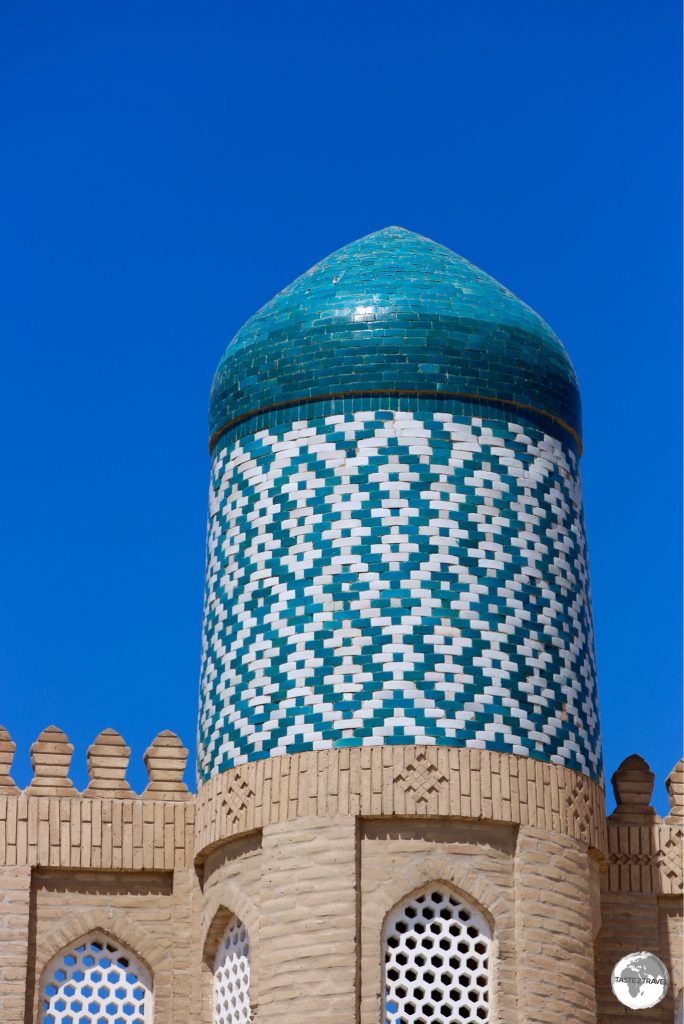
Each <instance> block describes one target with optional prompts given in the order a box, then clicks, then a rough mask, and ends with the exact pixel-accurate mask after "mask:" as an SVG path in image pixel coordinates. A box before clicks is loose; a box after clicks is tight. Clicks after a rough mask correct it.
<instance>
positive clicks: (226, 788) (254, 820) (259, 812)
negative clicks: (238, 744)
mask: <svg viewBox="0 0 684 1024" xmlns="http://www.w3.org/2000/svg"><path fill="white" fill-rule="evenodd" d="M196 808H197V815H196V833H195V856H196V857H199V858H202V857H204V856H205V855H206V854H207V853H208V852H209V851H210V850H211V849H212V847H214V846H216V845H218V844H219V843H221V842H223V841H224V840H225V839H228V838H231V837H233V836H237V835H241V834H242V833H244V832H250V831H252V830H254V829H258V828H262V827H264V826H266V825H268V824H271V823H274V822H282V821H291V820H293V819H295V818H297V817H305V816H311V815H312V816H325V815H338V814H356V815H360V816H363V817H380V816H387V815H396V816H415V815H417V816H421V815H422V816H427V817H442V816H446V817H457V818H473V819H483V820H488V821H500V822H510V823H513V824H519V825H532V826H535V827H538V828H543V829H547V830H548V831H550V832H560V833H562V834H565V835H569V836H572V837H573V838H576V839H580V840H582V841H583V842H586V843H587V844H588V845H589V846H592V847H594V848H596V849H597V850H599V851H600V852H601V853H603V854H605V852H606V849H607V845H606V823H605V810H604V794H603V790H602V788H601V786H600V785H599V784H598V783H596V782H594V781H593V780H591V779H589V778H587V777H586V776H584V775H580V774H578V773H577V772H575V771H572V770H570V769H568V768H562V767H559V766H557V765H552V764H548V763H545V762H541V761H533V760H531V759H530V758H524V757H520V756H518V755H516V754H503V753H495V752H493V751H488V750H468V749H459V748H455V747H431V746H378V747H361V748H349V747H347V748H341V749H335V750H319V751H313V752H307V753H302V754H294V755H290V756H283V757H274V758H269V759H267V760H263V761H256V762H251V763H248V764H244V765H240V766H239V767H237V768H233V769H230V770H229V771H226V772H224V773H222V774H220V775H217V776H215V777H214V778H213V779H211V780H210V781H209V782H207V783H206V784H205V785H204V786H202V787H201V789H200V790H199V792H198V794H197V797H196Z"/></svg>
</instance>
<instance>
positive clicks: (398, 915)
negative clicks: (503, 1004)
mask: <svg viewBox="0 0 684 1024" xmlns="http://www.w3.org/2000/svg"><path fill="white" fill-rule="evenodd" d="M490 945H491V932H490V929H489V926H488V924H487V922H486V921H485V920H484V918H483V917H482V916H481V915H480V914H478V913H477V911H475V910H472V909H471V908H470V907H466V906H464V905H463V904H462V903H461V902H460V901H459V900H458V899H457V898H456V897H455V896H453V895H452V894H451V893H450V892H449V891H448V890H446V889H443V888H439V887H437V888H435V887H431V888H430V889H427V890H426V891H425V892H423V893H420V894H419V895H417V896H413V897H411V899H409V900H408V901H407V902H405V903H403V904H401V906H399V907H398V908H397V909H396V910H395V911H393V913H392V914H391V915H390V918H389V920H388V921H387V924H386V925H385V929H384V954H385V984H384V989H385V997H384V998H385V1002H384V1012H383V1022H384V1024H438V1022H439V1024H442V1022H445V1021H454V1022H455V1024H486V1022H487V1021H489V987H490V986H489V976H490V975H489V972H490V966H489V961H490Z"/></svg>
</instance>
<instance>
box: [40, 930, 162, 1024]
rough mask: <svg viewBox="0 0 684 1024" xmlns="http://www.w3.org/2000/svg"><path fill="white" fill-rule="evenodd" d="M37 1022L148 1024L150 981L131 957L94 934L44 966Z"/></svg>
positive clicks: (60, 1023)
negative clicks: (43, 979) (45, 967)
mask: <svg viewBox="0 0 684 1024" xmlns="http://www.w3.org/2000/svg"><path fill="white" fill-rule="evenodd" d="M39 1020H40V1024H76V1022H78V1024H103V1022H104V1024H152V982H151V978H150V977H149V974H148V972H147V970H146V969H145V968H144V967H143V966H142V964H140V963H139V962H138V961H137V960H136V958H135V957H134V956H133V955H132V954H131V953H129V952H128V951H127V950H124V949H122V948H121V947H120V946H118V945H117V944H116V943H115V942H114V941H113V940H112V939H109V938H106V937H105V936H103V935H97V934H96V935H94V936H92V937H90V938H88V939H86V940H85V941H83V942H81V943H80V944H79V945H78V946H74V947H73V948H72V949H69V951H68V952H67V953H65V954H63V955H60V957H59V958H58V959H57V960H56V961H54V962H53V964H52V965H51V966H50V965H48V968H47V969H46V972H45V981H44V982H43V986H42V989H41V1010H40V1018H39Z"/></svg>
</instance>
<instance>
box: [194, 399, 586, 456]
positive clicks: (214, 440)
mask: <svg viewBox="0 0 684 1024" xmlns="http://www.w3.org/2000/svg"><path fill="white" fill-rule="evenodd" d="M364 398H369V399H376V400H377V399H379V398H387V399H388V405H390V404H393V400H397V401H401V400H402V399H403V400H407V399H408V400H410V399H429V400H430V401H433V402H434V403H435V406H436V407H438V406H440V405H442V404H443V403H444V404H446V403H449V404H450V405H451V404H453V403H454V402H460V403H462V405H463V406H464V407H466V406H470V407H471V408H470V410H469V411H471V412H472V414H473V415H480V414H481V413H482V411H483V410H482V409H480V408H477V407H478V406H485V407H487V409H488V415H491V409H492V408H496V407H497V406H498V407H500V408H501V409H508V410H515V411H516V413H519V412H524V413H528V414H529V413H531V414H532V415H533V418H534V419H535V420H537V421H546V429H548V430H549V431H550V433H552V434H558V436H559V437H560V439H561V440H566V439H567V438H571V439H572V441H573V442H574V444H575V445H576V447H577V452H578V454H579V455H581V454H582V439H581V437H580V436H579V434H578V433H577V432H576V431H575V430H574V429H573V428H572V427H571V426H570V424H569V423H566V422H565V421H564V420H561V419H559V418H558V417H557V416H554V415H552V414H551V413H548V412H544V410H542V409H537V408H535V407H534V406H532V405H523V404H522V403H520V402H516V401H514V400H513V399H508V398H488V397H486V396H484V395H467V394H461V393H459V392H455V393H453V394H452V393H451V392H448V391H442V392H434V391H410V390H408V391H347V392H344V391H341V392H337V393H336V394H330V395H314V396H312V397H311V398H296V399H294V400H293V401H291V402H281V403H280V404H279V405H272V406H269V407H266V408H263V409H252V410H250V411H249V412H246V413H243V414H242V415H241V416H236V417H235V418H234V419H232V420H230V421H229V422H228V423H224V424H223V426H221V427H219V428H218V429H217V430H216V431H215V432H214V433H213V434H212V436H211V438H210V439H209V454H210V455H211V454H213V452H214V449H215V448H216V445H217V444H218V442H219V441H220V440H221V438H222V437H224V436H225V435H226V434H228V433H229V432H230V431H232V430H234V429H235V428H236V427H238V426H239V425H240V424H242V423H246V422H248V421H249V420H251V419H253V418H254V417H256V416H268V414H269V413H276V412H281V411H283V410H286V409H292V408H294V407H297V406H309V405H312V404H315V403H319V402H345V401H347V402H348V401H352V400H359V399H361V400H362V399H364ZM464 411H465V410H464ZM554 427H556V428H560V429H556V430H554Z"/></svg>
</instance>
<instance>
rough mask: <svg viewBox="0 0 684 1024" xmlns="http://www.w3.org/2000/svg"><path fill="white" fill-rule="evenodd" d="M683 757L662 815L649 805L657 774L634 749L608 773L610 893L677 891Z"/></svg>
mask: <svg viewBox="0 0 684 1024" xmlns="http://www.w3.org/2000/svg"><path fill="white" fill-rule="evenodd" d="M682 771H683V767H682V761H679V762H678V763H677V764H676V765H675V767H674V768H673V769H672V771H671V772H670V774H669V776H668V778H667V781H666V786H667V790H668V795H669V798H670V813H669V814H668V815H667V816H666V817H665V818H664V819H661V818H659V817H658V815H657V814H656V812H655V810H654V808H653V807H652V806H651V797H652V794H653V786H654V782H655V776H654V774H653V772H652V771H651V769H650V768H649V766H648V765H647V763H646V762H645V761H644V759H643V758H642V757H639V756H638V755H637V754H632V755H631V756H630V757H627V758H625V760H624V761H623V762H622V764H621V765H620V767H619V768H618V769H617V771H616V772H615V773H614V775H613V777H612V783H613V791H614V793H615V801H616V805H617V806H616V808H615V810H614V811H613V813H612V814H611V815H610V817H609V818H608V874H607V876H606V879H605V887H606V889H607V890H608V891H609V892H635V893H636V892H643V893H657V894H662V895H678V894H680V893H681V892H682V890H683V889H684V880H683V876H682V847H683V840H684V826H683V820H682Z"/></svg>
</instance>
